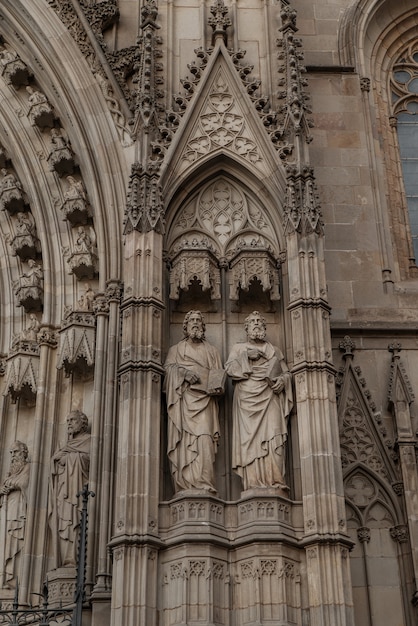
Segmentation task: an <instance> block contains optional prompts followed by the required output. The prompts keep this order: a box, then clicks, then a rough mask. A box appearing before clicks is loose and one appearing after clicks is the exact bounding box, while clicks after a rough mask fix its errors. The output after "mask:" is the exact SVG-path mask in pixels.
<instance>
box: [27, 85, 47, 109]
mask: <svg viewBox="0 0 418 626" xmlns="http://www.w3.org/2000/svg"><path fill="white" fill-rule="evenodd" d="M26 91H27V92H28V94H29V97H28V102H29V104H30V105H31V106H35V105H37V104H44V103H45V102H48V100H47V99H46V95H45V94H44V93H42V92H41V91H37V90H36V89H34V88H33V87H31V86H30V85H28V86H27V87H26Z"/></svg>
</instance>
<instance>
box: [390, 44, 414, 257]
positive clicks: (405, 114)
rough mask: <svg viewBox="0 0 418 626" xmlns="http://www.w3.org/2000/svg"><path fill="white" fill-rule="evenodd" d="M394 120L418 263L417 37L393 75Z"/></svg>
mask: <svg viewBox="0 0 418 626" xmlns="http://www.w3.org/2000/svg"><path fill="white" fill-rule="evenodd" d="M390 88H391V101H392V107H393V110H392V114H393V118H392V119H393V120H394V121H395V120H396V127H397V132H398V141H399V151H400V159H401V166H402V173H403V180H404V186H405V197H406V201H407V206H408V213H409V223H410V231H411V238H412V244H413V250H414V257H415V263H417V262H418V40H416V41H415V42H413V43H411V44H409V45H408V46H407V48H405V49H404V50H403V51H402V53H401V54H400V55H399V56H398V58H397V59H396V61H395V63H394V64H393V67H392V72H391V77H390Z"/></svg>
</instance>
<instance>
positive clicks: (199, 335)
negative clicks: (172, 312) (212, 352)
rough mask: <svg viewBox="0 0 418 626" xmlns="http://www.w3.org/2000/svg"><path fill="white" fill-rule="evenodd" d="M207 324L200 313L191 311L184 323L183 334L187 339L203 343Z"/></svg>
mask: <svg viewBox="0 0 418 626" xmlns="http://www.w3.org/2000/svg"><path fill="white" fill-rule="evenodd" d="M205 330H206V327H205V322H204V319H203V315H202V314H201V312H200V311H189V312H188V313H187V314H186V317H185V318H184V322H183V333H184V336H185V337H186V339H191V340H192V341H203V339H204V338H205Z"/></svg>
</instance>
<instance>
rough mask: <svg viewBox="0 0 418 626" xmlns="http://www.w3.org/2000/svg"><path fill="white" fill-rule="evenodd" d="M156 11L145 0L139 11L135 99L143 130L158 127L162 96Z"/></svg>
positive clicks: (149, 0)
mask: <svg viewBox="0 0 418 626" xmlns="http://www.w3.org/2000/svg"><path fill="white" fill-rule="evenodd" d="M157 16H158V9H157V4H156V2H155V0H146V2H145V4H144V6H143V7H142V9H141V18H142V22H141V25H140V28H141V30H142V35H141V36H140V38H139V42H138V43H139V47H140V50H141V54H140V59H139V61H138V65H137V78H136V82H137V97H136V107H135V108H136V114H137V116H138V117H140V119H141V121H142V125H143V127H144V128H147V127H149V126H150V124H152V123H154V125H155V126H157V125H158V122H157V120H156V115H157V111H158V105H157V101H158V98H161V97H162V96H163V94H162V92H161V91H160V90H159V89H158V85H159V84H161V83H162V82H163V80H162V78H160V77H159V76H157V74H158V72H161V70H162V65H161V63H158V62H157V61H156V59H157V58H160V57H161V56H162V53H161V50H159V49H158V46H159V45H160V44H161V37H158V36H157V35H156V31H157V29H159V28H160V27H159V25H158V24H157V22H156V19H157Z"/></svg>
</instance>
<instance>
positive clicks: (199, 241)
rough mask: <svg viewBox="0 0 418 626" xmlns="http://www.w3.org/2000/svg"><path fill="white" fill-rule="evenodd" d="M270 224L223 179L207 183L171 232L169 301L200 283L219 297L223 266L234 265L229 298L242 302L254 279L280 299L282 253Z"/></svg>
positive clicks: (180, 215)
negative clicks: (273, 238)
mask: <svg viewBox="0 0 418 626" xmlns="http://www.w3.org/2000/svg"><path fill="white" fill-rule="evenodd" d="M271 232H272V230H271V225H270V224H269V222H268V221H267V218H266V217H265V215H264V214H263V212H262V211H261V209H260V208H259V207H258V206H257V204H256V203H255V202H254V200H252V199H251V198H250V197H249V196H247V195H246V194H245V193H244V192H243V191H242V190H241V189H240V188H239V187H238V186H237V185H235V184H234V183H232V182H231V181H229V180H228V179H226V178H223V177H220V178H218V179H217V180H216V181H214V182H211V183H209V184H207V185H206V186H205V187H204V188H203V189H202V190H201V191H200V192H199V193H198V194H197V195H196V196H195V197H194V199H193V200H191V201H190V202H189V203H188V204H187V205H186V206H184V207H183V209H182V210H181V212H180V213H179V215H178V216H177V217H176V219H175V220H174V222H173V224H172V225H171V229H170V237H169V259H170V264H171V271H170V285H171V292H170V297H171V298H173V299H178V298H179V293H180V290H187V289H188V286H189V285H190V282H191V281H192V280H193V279H197V280H198V281H199V282H200V284H201V286H202V290H203V291H206V290H210V292H211V299H212V300H217V299H219V298H220V269H219V268H220V266H221V265H222V264H225V262H227V263H229V267H230V272H231V273H230V278H229V283H230V298H231V300H234V301H237V300H238V299H239V294H240V292H241V290H242V291H248V289H249V287H250V284H251V283H252V281H253V280H254V279H256V280H258V281H260V283H261V285H262V288H263V290H264V291H266V292H268V293H269V295H270V299H271V300H273V301H274V300H278V299H279V298H280V295H279V275H278V266H279V262H278V258H279V255H278V252H277V251H276V250H275V248H274V247H273V245H272V243H271V242H272V240H271V239H270V236H271ZM185 233H187V234H185Z"/></svg>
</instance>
